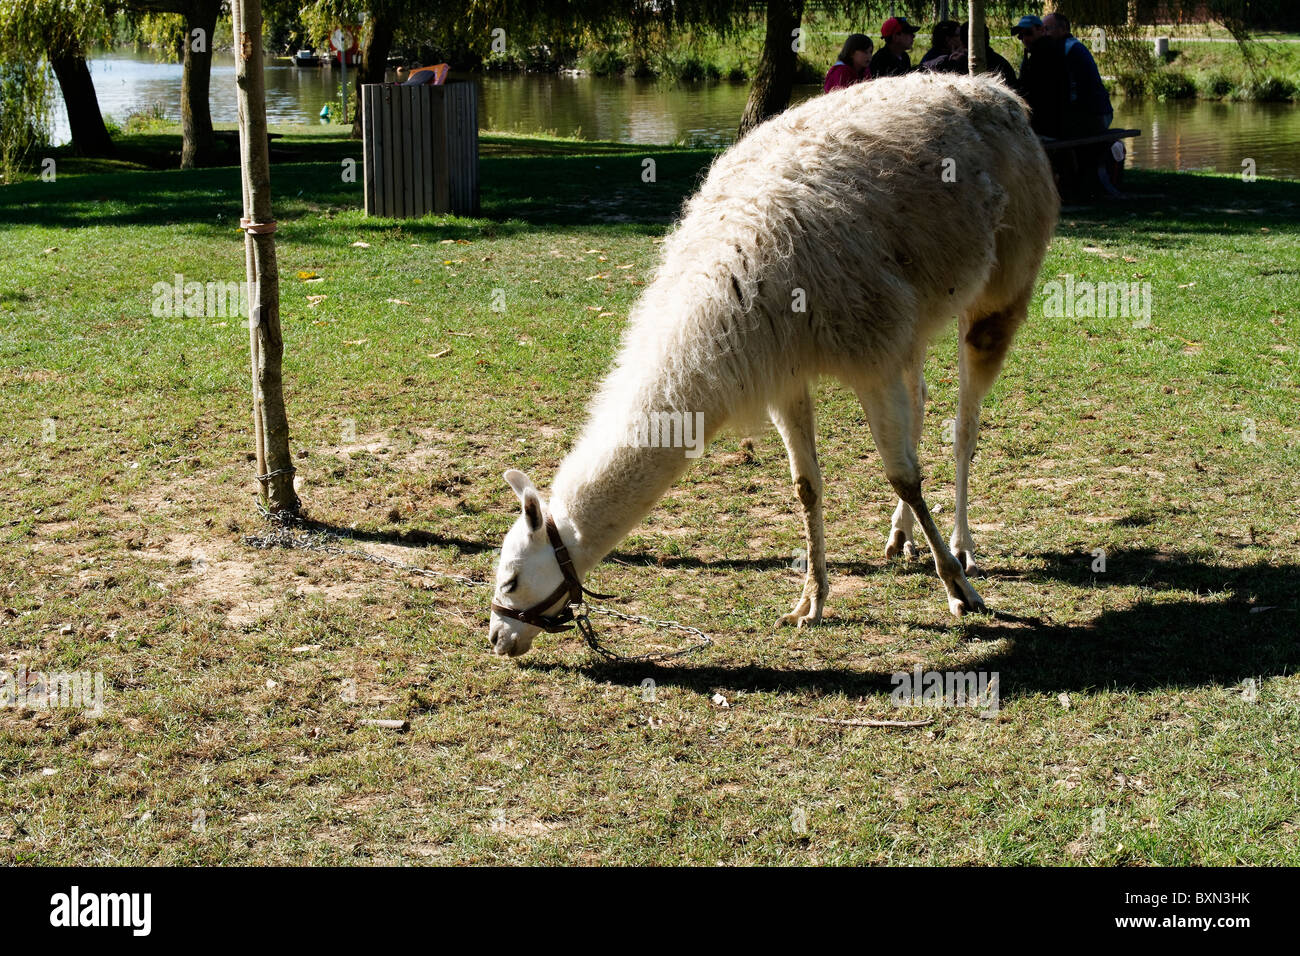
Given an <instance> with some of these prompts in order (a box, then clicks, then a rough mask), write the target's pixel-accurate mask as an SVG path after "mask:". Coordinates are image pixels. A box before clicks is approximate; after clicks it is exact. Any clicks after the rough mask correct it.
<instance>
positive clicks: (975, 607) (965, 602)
mask: <svg viewBox="0 0 1300 956" xmlns="http://www.w3.org/2000/svg"><path fill="white" fill-rule="evenodd" d="M971 595H972V596H973V597H972V598H959V597H950V598H948V610H949V611H951V612H952V616H953V617H965V616H966V615H967V614H986V613H988V608H987V607H986V606H985V604H984V599H983V598H981V597H980V596H979V595H978V594H976V593H975V592H974V591H971Z"/></svg>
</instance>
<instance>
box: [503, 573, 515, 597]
mask: <svg viewBox="0 0 1300 956" xmlns="http://www.w3.org/2000/svg"><path fill="white" fill-rule="evenodd" d="M518 585H519V575H517V574H516V575H515V576H514V577H512V578H511V579H510V580H509V581H507V582H506V583H505V584H503V585H501V593H502V594H509V593H510V592H511V591H513V590H514V589H515V588H516V587H517V586H518Z"/></svg>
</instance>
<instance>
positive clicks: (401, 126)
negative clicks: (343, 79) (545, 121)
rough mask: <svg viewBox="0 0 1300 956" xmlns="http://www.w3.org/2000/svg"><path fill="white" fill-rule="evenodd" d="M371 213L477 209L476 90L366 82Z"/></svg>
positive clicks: (407, 215) (364, 112) (404, 215)
mask: <svg viewBox="0 0 1300 956" xmlns="http://www.w3.org/2000/svg"><path fill="white" fill-rule="evenodd" d="M361 129H362V144H363V148H362V154H363V156H364V163H365V173H364V180H365V201H366V215H367V216H389V217H393V218H397V219H412V218H415V217H417V216H423V215H426V214H428V213H431V212H433V213H453V214H455V215H459V216H473V215H477V214H478V211H479V199H478V88H477V87H476V86H475V85H474V84H473V83H448V84H446V85H445V86H387V85H384V84H381V83H368V84H365V85H364V86H362V87H361Z"/></svg>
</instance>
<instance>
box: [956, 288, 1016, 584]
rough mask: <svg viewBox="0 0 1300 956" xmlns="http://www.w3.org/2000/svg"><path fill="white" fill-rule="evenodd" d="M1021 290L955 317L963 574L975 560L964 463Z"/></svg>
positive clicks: (958, 544)
mask: <svg viewBox="0 0 1300 956" xmlns="http://www.w3.org/2000/svg"><path fill="white" fill-rule="evenodd" d="M1031 294H1032V292H1026V294H1025V295H1024V296H1022V297H1020V298H1019V299H1017V301H1016V302H1015V303H1014V304H1013V305H1011V306H1010V307H1008V308H1006V309H1002V310H998V311H994V312H987V313H979V312H975V313H967V314H966V315H963V316H962V318H961V330H960V331H961V345H960V347H959V350H958V360H957V364H958V380H959V383H960V385H959V390H958V398H957V430H956V433H955V434H954V436H953V457H954V459H955V463H956V473H955V479H956V480H955V484H956V486H957V487H956V490H957V508H956V512H955V514H954V516H953V529H952V539H951V541H950V542H949V544H950V546H951V548H952V552H953V554H954V555H955V556H956V558H957V560H958V561H960V562H961V564H962V567H963V568H965V570H966V573H967V574H978V573H979V569H978V568H977V566H976V564H975V542H974V540H973V539H972V538H971V533H970V525H969V523H968V519H967V497H968V493H969V487H970V466H971V461H972V460H973V459H974V457H975V442H976V439H977V437H978V434H979V426H980V407H981V405H983V403H984V397H985V396H986V395H987V394H988V392H989V389H990V388H992V387H993V382H994V381H995V380H996V379H997V377H998V372H1000V371H1001V370H1002V362H1003V359H1005V358H1006V354H1007V349H1008V348H1010V346H1011V340H1012V338H1013V337H1014V336H1015V332H1016V329H1017V328H1018V327H1019V326H1020V323H1021V322H1023V321H1024V318H1025V313H1026V311H1027V309H1028V304H1029V297H1030V295H1031Z"/></svg>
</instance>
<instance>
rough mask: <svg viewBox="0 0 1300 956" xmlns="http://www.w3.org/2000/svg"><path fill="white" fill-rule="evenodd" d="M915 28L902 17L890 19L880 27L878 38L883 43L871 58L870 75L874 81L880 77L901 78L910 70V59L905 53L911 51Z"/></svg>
mask: <svg viewBox="0 0 1300 956" xmlns="http://www.w3.org/2000/svg"><path fill="white" fill-rule="evenodd" d="M916 30H917V28H916V27H914V26H912V24H910V23H908V22H907V21H906V20H905V19H903V18H902V17H890V18H889V19H888V20H886V21H885V22H884V23H883V24H881V27H880V36H881V38H882V39H883V40H884V41H885V43H884V45H883V46H882V47H881V48H880V52H878V53H877V54H876V55H875V56H873V57H872V58H871V75H872V77H873V78H875V79H879V78H880V77H882V76H902V75H903V74H904V73H910V72H911V70H912V59H911V57H909V56H908V55H907V51H908V50H910V49H912V41H913V40H915V39H916Z"/></svg>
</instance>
